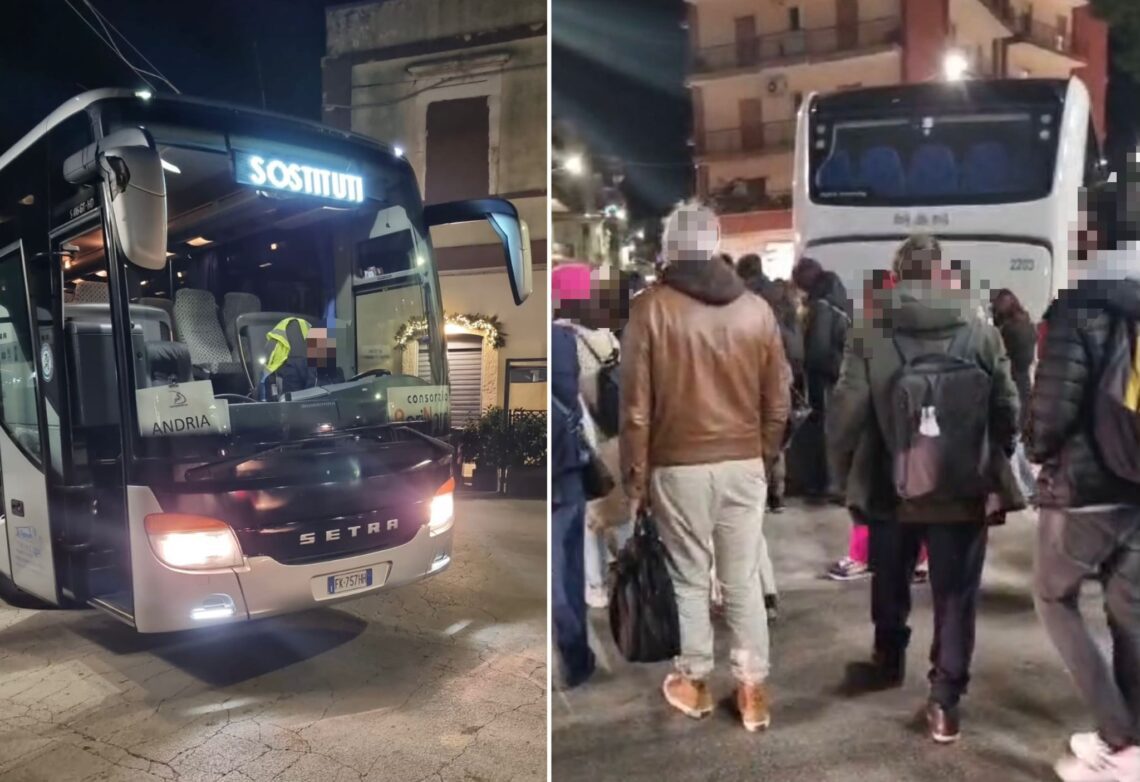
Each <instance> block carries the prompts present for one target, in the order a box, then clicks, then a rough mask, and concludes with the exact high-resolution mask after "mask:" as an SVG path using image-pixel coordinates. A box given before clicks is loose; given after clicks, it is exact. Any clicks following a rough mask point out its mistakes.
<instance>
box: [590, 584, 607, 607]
mask: <svg viewBox="0 0 1140 782" xmlns="http://www.w3.org/2000/svg"><path fill="white" fill-rule="evenodd" d="M609 604H610V595H609V593H608V592H607V591H606V589H605V587H597V586H588V587H586V605H588V606H589V607H590V608H605V607H607V606H608V605H609Z"/></svg>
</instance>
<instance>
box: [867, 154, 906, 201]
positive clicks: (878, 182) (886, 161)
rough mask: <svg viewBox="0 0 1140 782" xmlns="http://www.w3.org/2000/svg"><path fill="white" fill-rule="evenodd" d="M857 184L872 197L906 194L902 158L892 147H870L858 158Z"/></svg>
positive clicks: (890, 196)
mask: <svg viewBox="0 0 1140 782" xmlns="http://www.w3.org/2000/svg"><path fill="white" fill-rule="evenodd" d="M859 183H860V185H861V186H862V187H864V188H866V189H867V190H870V191H871V193H872V194H873V195H877V196H884V197H887V198H892V197H896V196H901V195H903V194H904V193H905V192H906V174H905V173H904V171H903V164H902V158H901V157H899V153H898V151H897V150H896V149H895V148H894V147H887V146H876V147H870V148H869V149H867V150H866V151H865V152H863V154H862V156H861V157H860V158H859Z"/></svg>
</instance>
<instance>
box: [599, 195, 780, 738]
mask: <svg viewBox="0 0 1140 782" xmlns="http://www.w3.org/2000/svg"><path fill="white" fill-rule="evenodd" d="M718 242H719V225H718V223H717V218H716V216H715V215H714V214H713V213H712V212H710V211H709V210H707V209H704V208H701V207H697V206H682V207H680V208H678V210H677V211H675V212H674V213H673V214H672V215H670V217H669V219H668V220H667V221H666V225H665V232H664V236H663V246H664V253H665V256H666V259H667V262H668V266H667V267H666V269H665V271H664V273H663V275H662V280H661V284H659V285H656V286H654V287H653V288H651V289H649V290H647V291H646V292H645V293H643V294H642V295H641V296H639V297H638V298H637V299H636V300H635V301H634V303H633V304H632V306H631V312H630V318H629V323H628V324H627V326H626V331H625V333H624V334H623V337H622V339H623V344H622V379H621V380H622V410H621V413H622V415H621V455H622V473H623V478H624V481H625V486H626V492H627V495H628V496H629V497H630V498H631V500H632V501H633V503H634V504H635V505H636V506H637V507H638V509H640V508H642V507H646V506H649V505H651V506H652V509H653V513H654V516H655V518H656V519H657V522H658V527H659V531H660V534H661V538H662V540H663V541H664V543H665V546H666V548H667V549H668V550H669V553H670V555H671V557H672V559H673V562H672V563H671V565H670V574H671V576H672V579H673V587H674V590H675V592H676V596H677V613H678V618H679V620H680V628H681V654H680V656H679V657H678V658H677V660H676V670H675V671H674V672H673V673H671V674H669V676H667V677H666V679H665V683H664V687H663V689H664V693H665V698H666V700H667V701H668V702H669V703H670V705H672V706H673V707H674V708H676V709H678V710H679V711H681V712H683V713H684V714H687V715H688V716H690V717H694V718H700V717H704V716H706V715H708V714H709V713H711V712H712V704H713V701H712V696H711V694H710V693H709V690H708V686H707V680H708V677H709V675H710V674H711V673H712V670H713V630H712V624H711V620H710V617H709V588H710V583H709V571H710V568H711V566H712V564H713V561H714V556H715V561H716V568H717V575H718V578H719V580H720V581H721V582H722V583H723V587H724V597H725V613H726V616H727V619H728V624H729V627H730V628H731V629H732V633H733V637H734V647H733V649H732V668H733V674H734V676H735V678H736V680H737V682H738V688H737V695H736V702H737V706H738V708H739V709H740V714H741V718H742V721H743V723H744V726H745V728H747V729H748V730H752V731H754V730H759V729H760V728H762V727H766V726H767V725H768V723H769V713H768V703H767V697H766V693H765V690H764V686H763V685H764V680H765V679H766V678H767V675H768V667H769V665H768V628H767V622H766V620H765V616H764V603H763V599H762V596H761V593H760V582H759V577H758V572H757V568H758V567H759V559H758V553H759V544H760V536H761V534H762V522H763V513H764V503H765V500H766V495H767V483H766V480H765V475H764V457H771V456H773V455H775V453H776V452H777V451H778V450H779V447H780V444H781V439H782V436H783V433H784V427H785V425H786V423H787V417H788V406H789V392H788V388H789V385H790V370H789V369H788V365H787V361H786V360H785V358H784V348H783V345H782V342H781V338H780V330H779V327H778V325H777V323H776V318H775V315H773V313H772V310H771V308H770V307H769V306H768V304H766V303H765V302H764V301H763V300H762V299H761V298H760V297H759V296H757V295H755V294H753V293H751V292H750V291H748V290H747V289H746V288H745V286H744V284H743V283H742V282H741V280H740V279H739V278H738V277H737V276H736V274H735V273H734V272H733V270H732V269H731V268H729V267H728V266H726V265H725V264H724V263H722V262H720V261H718V260H716V259H715V258H714V253H715V251H716V245H717V243H718Z"/></svg>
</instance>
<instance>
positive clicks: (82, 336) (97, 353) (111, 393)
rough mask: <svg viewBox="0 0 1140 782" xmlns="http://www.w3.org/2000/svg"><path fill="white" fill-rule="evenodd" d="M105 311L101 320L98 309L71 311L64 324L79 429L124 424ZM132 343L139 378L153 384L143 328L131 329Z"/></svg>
mask: <svg viewBox="0 0 1140 782" xmlns="http://www.w3.org/2000/svg"><path fill="white" fill-rule="evenodd" d="M75 309H76V308H75V307H71V308H70V310H75ZM104 312H105V313H106V316H105V317H97V312H96V311H95V310H88V311H86V312H84V311H80V312H79V313H74V312H70V313H69V314H68V317H66V318H65V321H64V327H63V330H64V348H65V350H67V351H69V353H70V359H71V365H72V366H73V367H74V371H73V374H72V377H71V378H70V379H69V384H70V385H71V386H72V387H73V388H74V393H73V394H72V395H71V407H72V416H73V419H74V421H75V424H76V426H79V427H101V426H115V425H117V424H118V423H119V421H120V415H119V394H118V386H117V382H118V381H117V370H116V364H115V342H114V340H113V339H112V338H111V317H110V309H107V310H104ZM76 315H78V317H77V316H76ZM131 343H132V345H133V350H132V351H131V355H132V357H133V358H134V361H135V377H136V378H139V379H144V380H145V381H146V384H147V385H149V384H150V377H151V373H150V372H149V371H148V368H147V366H146V356H147V349H146V338H145V336H144V335H143V329H142V326H140V325H138V324H135V325H134V326H133V328H132V329H131Z"/></svg>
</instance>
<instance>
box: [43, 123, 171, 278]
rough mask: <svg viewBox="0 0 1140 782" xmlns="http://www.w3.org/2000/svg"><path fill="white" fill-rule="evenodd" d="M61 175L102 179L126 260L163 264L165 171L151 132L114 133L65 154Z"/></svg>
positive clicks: (154, 265) (82, 179)
mask: <svg viewBox="0 0 1140 782" xmlns="http://www.w3.org/2000/svg"><path fill="white" fill-rule="evenodd" d="M63 175H64V178H66V179H67V181H68V182H71V183H72V184H77V185H78V184H89V183H91V182H92V181H94V180H95V179H96V178H102V179H103V180H105V181H106V182H107V186H108V189H109V191H110V194H111V199H110V203H109V204H108V205H107V208H108V210H109V211H110V215H111V220H112V222H113V223H114V225H115V233H116V235H117V236H118V240H119V246H120V247H121V248H122V251H123V254H124V255H126V257H127V260H128V261H130V262H131V263H133V264H134V265H135V266H138V267H141V268H143V269H151V270H159V269H164V268H166V175H165V174H164V173H163V170H162V158H161V157H160V156H159V154H158V149H157V148H156V147H155V144H154V140H153V139H152V138H151V137H150V134H149V133H147V132H146V131H144V130H142V129H141V128H129V129H126V130H121V131H118V132H116V133H112V134H111V135H109V136H106V137H104V138H102V139H100V140H99V141H96V142H95V143H94V144H91V145H89V146H87V147H86V148H84V149H82V150H80V151H79V152H76V153H75V154H74V155H72V156H70V157H69V158H67V160H65V161H64V164H63Z"/></svg>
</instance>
